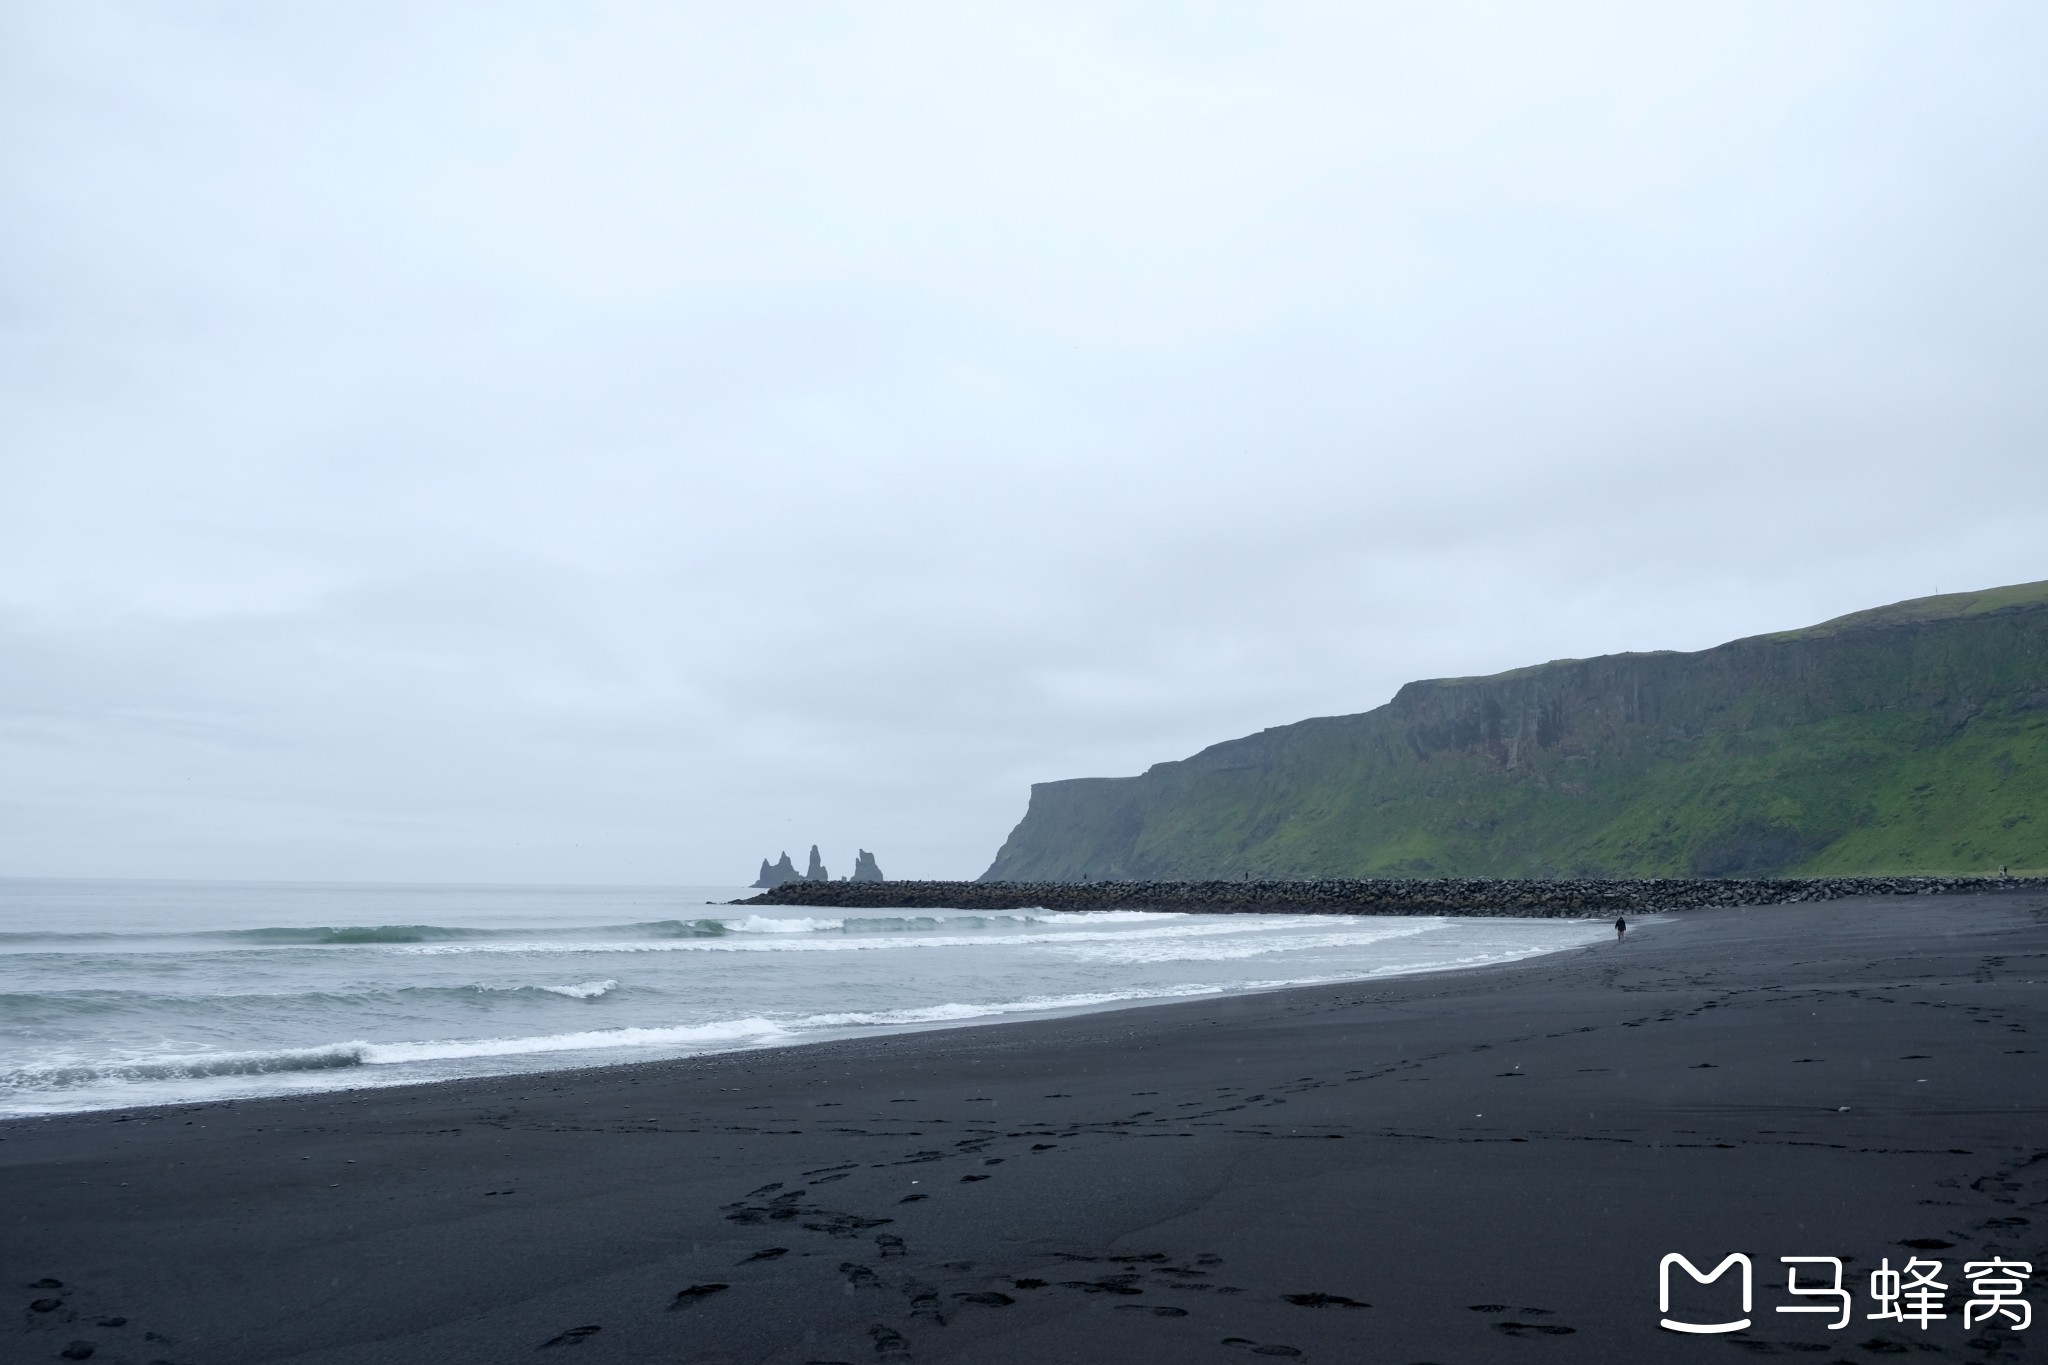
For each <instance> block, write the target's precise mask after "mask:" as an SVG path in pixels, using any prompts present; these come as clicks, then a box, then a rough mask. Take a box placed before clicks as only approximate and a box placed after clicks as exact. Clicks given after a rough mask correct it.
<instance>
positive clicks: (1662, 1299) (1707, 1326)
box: [1657, 1251, 1840, 1335]
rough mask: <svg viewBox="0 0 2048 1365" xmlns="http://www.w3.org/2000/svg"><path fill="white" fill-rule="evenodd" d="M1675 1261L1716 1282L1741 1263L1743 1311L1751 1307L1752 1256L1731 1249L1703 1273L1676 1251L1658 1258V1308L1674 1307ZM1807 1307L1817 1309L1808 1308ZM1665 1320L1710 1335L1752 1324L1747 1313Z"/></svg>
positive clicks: (1701, 1280)
mask: <svg viewBox="0 0 2048 1365" xmlns="http://www.w3.org/2000/svg"><path fill="white" fill-rule="evenodd" d="M1674 1265H1677V1266H1683V1267H1684V1268H1685V1273H1686V1274H1688V1275H1690V1276H1692V1278H1693V1281H1694V1282H1695V1283H1697V1284H1712V1283H1713V1282H1714V1281H1715V1280H1718V1279H1720V1278H1721V1276H1723V1275H1725V1274H1726V1273H1727V1272H1728V1267H1730V1266H1733V1265H1739V1266H1741V1267H1742V1311H1743V1312H1745V1313H1747V1312H1748V1311H1749V1305H1750V1301H1751V1293H1750V1291H1751V1270H1750V1264H1749V1257H1747V1256H1745V1255H1743V1254H1742V1253H1741V1252H1739V1251H1734V1252H1730V1253H1729V1254H1728V1257H1727V1259H1725V1260H1723V1261H1722V1262H1721V1264H1719V1265H1717V1266H1715V1267H1714V1269H1713V1272H1712V1273H1711V1274H1705V1275H1703V1274H1701V1273H1700V1268H1699V1267H1698V1266H1696V1265H1694V1264H1693V1263H1692V1262H1691V1261H1688V1260H1686V1259H1685V1257H1683V1256H1681V1255H1679V1254H1678V1253H1677V1252H1675V1251H1674V1252H1672V1253H1671V1254H1669V1255H1668V1256H1666V1257H1665V1258H1664V1259H1663V1260H1661V1261H1659V1262H1657V1311H1658V1312H1660V1313H1669V1312H1670V1311H1671V1267H1672V1266H1674ZM1836 1273H1837V1274H1838V1275H1839V1274H1840V1269H1839V1264H1838V1266H1837V1272H1836ZM1805 1311H1807V1312H1813V1311H1815V1310H1813V1309H1807V1310H1805ZM1821 1311H1826V1310H1821ZM1661 1322H1662V1325H1663V1326H1664V1327H1666V1328H1668V1329H1670V1330H1671V1331H1673V1332H1695V1333H1699V1334H1701V1335H1709V1334H1712V1333H1717V1332H1740V1331H1742V1330H1743V1329H1744V1328H1746V1327H1748V1326H1749V1319H1748V1318H1746V1317H1745V1318H1740V1319H1737V1320H1736V1321H1734V1322H1714V1323H1702V1322H1673V1321H1672V1320H1671V1319H1670V1318H1668V1317H1667V1318H1664V1319H1662V1320H1661Z"/></svg>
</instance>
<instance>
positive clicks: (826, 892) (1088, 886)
mask: <svg viewBox="0 0 2048 1365" xmlns="http://www.w3.org/2000/svg"><path fill="white" fill-rule="evenodd" d="M2027 891H2036V892H2040V891H2048V877H2015V876H2006V875H1999V876H1985V877H1978V876H1925V877H1922V876H1899V877H1778V878H1730V877H1648V878H1613V877H1573V878H1513V877H1378V878H1355V877H1320V878H1302V879H1294V880H1262V881H1250V880H1243V881H1218V880H1211V881H1091V882H1005V881H992V882H949V881H901V882H855V881H838V882H813V881H801V880H799V881H792V882H784V883H782V884H781V885H780V886H773V887H769V888H767V889H766V890H764V891H762V892H761V893H760V894H759V895H756V896H748V897H745V898H743V899H740V900H736V901H731V902H728V903H729V904H731V905H782V906H814V907H820V908H827V907H829V908H833V909H844V910H882V909H908V910H940V909H945V910H1027V909H1043V910H1069V911H1089V910H1160V911H1175V912H1181V913H1197V914H1222V915H1227V914H1326V915H1450V914H1458V915H1467V916H1503V917H1515V918H1539V919H1540V918H1571V917H1574V916H1581V915H1593V916H1597V915H1602V914H1615V913H1620V914H1631V913H1632V914H1650V913H1655V912H1658V911H1663V910H1705V909H1724V908H1727V907H1730V906H1742V905H1800V904H1814V903H1824V902H1828V901H1838V900H1848V899H1865V898H1868V897H1872V896H1956V895H1983V894H1987V893H2011V892H2027Z"/></svg>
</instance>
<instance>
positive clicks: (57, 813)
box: [0, 3, 2048, 881]
mask: <svg viewBox="0 0 2048 1365" xmlns="http://www.w3.org/2000/svg"><path fill="white" fill-rule="evenodd" d="M0 22H4V24H5V26H6V29H5V32H4V34H0V53H4V55H0V62H4V63H5V64H6V65H5V69H4V71H0V120H4V123H5V125H6V126H7V127H8V128H9V129H10V132H11V134H12V135H10V136H9V137H8V138H6V139H5V141H4V142H0V196H4V198H0V216H4V219H5V221H6V222H8V223H9V224H10V227H9V229H8V237H9V251H8V252H7V253H6V259H7V262H8V264H7V265H6V266H5V267H4V269H5V270H6V272H7V273H6V275H5V277H4V281H0V285H4V292H0V309H4V311H0V423H4V427H5V430H6V431H7V432H8V433H9V439H8V440H7V441H6V442H5V443H4V447H0V658H4V659H5V660H6V668H5V670H4V677H0V803H4V805H0V875H4V874H10V873H12V874H35V873H73V874H88V875H89V874H94V873H105V874H109V875H150V874H166V875H249V876H359V877H379V876H395V877H396V876H402V877H446V878H462V879H549V880H595V881H717V880H722V879H733V880H745V879H746V876H747V875H748V874H749V873H750V872H751V870H752V867H753V865H754V864H755V862H756V861H757V860H758V859H759V857H760V856H762V854H764V853H772V852H774V851H777V850H779V849H780V848H782V847H785V846H787V847H791V848H794V849H798V851H801V848H802V847H808V845H809V844H810V843H811V842H814V841H815V842H818V843H820V844H822V845H823V846H824V850H825V852H826V854H827V858H828V861H829V862H831V863H833V864H834V865H835V866H843V865H850V862H851V858H852V850H853V849H854V847H855V846H861V847H867V848H873V849H875V850H877V851H878V853H879V854H880V855H881V860H882V862H883V864H884V866H886V867H888V868H889V869H890V871H891V873H892V874H895V875H909V874H914V873H920V872H922V873H933V874H965V873H971V872H974V871H976V870H978V868H979V867H980V866H981V865H982V863H983V861H984V860H985V859H986V857H987V856H988V855H989V854H990V852H992V850H993V849H994V847H995V846H996V844H997V843H998V842H999V841H1000V839H1001V837H1002V835H1003V834H1004V832H1006V830H1007V827H1008V825H1009V824H1010V822H1011V821H1012V820H1014V818H1015V817H1016V815H1017V814H1018V813H1019V812H1020V811H1021V807H1022V802H1023V798H1024V789H1025V785H1026V784H1027V783H1028V782H1029V781H1032V780H1038V779H1043V778H1048V777H1059V776H1069V775H1079V774H1084V773H1103V772H1123V771H1133V770H1135V769H1137V768H1139V767H1142V766H1144V765H1145V764H1146V763H1149V762H1152V761H1155V760H1158V759H1161V758H1169V757H1175V756H1179V755H1181V754H1184V753H1186V752H1188V751H1190V750H1192V749H1194V748H1196V747H1199V746H1200V745H1202V744H1204V743H1208V742H1211V741H1213V740H1216V739H1219V738H1223V737H1226V736H1229V735H1233V734H1238V733H1243V732H1245V731H1248V730H1251V729H1255V728H1258V727H1260V726H1263V725H1269V724H1277V723H1283V722H1285V721H1288V720H1292V719H1296V718H1298V717H1300V716H1303V715H1308V714H1321V713H1330V712H1335V711H1346V710H1357V709H1362V708H1364V707H1368V706H1371V705H1374V704H1377V703H1378V702H1380V701H1382V700H1384V699H1385V698H1386V697H1387V696H1388V695H1390V694H1391V693H1392V691H1393V689H1394V688H1395V687H1396V686H1398V685H1399V684H1400V683H1401V682H1402V681H1404V680H1406V679H1407V678H1410V677H1415V676H1429V675H1441V674H1456V673H1474V672H1484V671H1489V670H1492V669H1497V668H1503V667H1511V666H1515V665H1518V664H1522V663H1527V662H1532V661H1535V660H1538V659H1543V658H1549V657H1555V656H1560V655H1583V654H1591V653H1598V652H1603V651H1608V650H1615V649H1625V648H1655V647H1676V648H1697V647H1701V646H1704V645H1708V644H1712V643H1714V642H1716V641H1718V640H1720V639H1725V638H1729V637H1732V636H1735V635H1740V634H1745V633H1751V632H1755V631H1760V630H1766V629H1777V628H1782V627H1787V626H1792V625H1796V624H1800V623H1802V622H1805V621H1810V620H1816V619H1820V618H1822V617H1825V616H1829V615H1833V614H1837V613H1839V612H1842V611H1847V610H1853V609H1856V608H1859V607H1862V606H1867V605H1872V604H1874V603H1876V602H1879V601H1884V600H1890V599H1895V598H1899V597H1906V596H1914V595H1919V594H1922V593H1926V592H1931V591H1934V590H1935V589H1936V588H1938V587H1945V588H1962V587H1968V586H1982V585H1987V584H1991V583H1996V582H2009V581H2019V580H2024V579H2032V578H2039V577H2041V576H2043V574H2044V573H2048V568H2044V566H2043V562H2042V559H2041V553H2040V549H2039V546H2040V544H2041V543H2042V535H2041V532H2042V529H2043V528H2042V518H2041V513H2040V510H2039V509H2041V508H2042V507H2044V506H2048V461H2043V460H2042V459H2041V458H2040V455H2039V452H2040V451H2041V449H2042V448H2043V436H2044V435H2048V431H2044V426H2048V423H2044V405H2043V399H2042V395H2041V386H2040V384H2039V382H2038V376H2039V374H2040V373H2041V372H2042V370H2043V365H2042V361H2043V358H2044V357H2043V350H2044V347H2043V335H2042V326H2043V325H2042V321H2041V320H2042V318H2043V317H2044V316H2048V313H2044V309H2043V307H2042V304H2043V302H2044V299H2043V288H2042V286H2043V270H2042V267H2041V265H2040V263H2039V260H2038V256H2039V253H2038V250H2037V246H2036V244H2037V243H2038V242H2039V241H2040V240H2042V238H2043V237H2044V235H2048V231H2044V229H2048V222H2044V221H2043V218H2044V213H2043V208H2044V191H2043V189H2042V187H2041V183H2040V179H2039V177H2038V176H2035V175H2031V174H2028V173H2027V170H2028V168H2031V167H2032V166H2034V165H2037V164H2038V163H2039V161H2040V157H2041V152H2042V145H2043V141H2044V132H2048V99H2044V97H2043V96H2042V95H2041V94H2040V92H2039V82H2038V80H2037V79H2036V78H2035V74H2034V73H2035V71H2036V70H2037V69H2038V59H2039V57H2040V54H2041V51H2042V46H2043V43H2042V40H2043V37H2044V28H2048V25H2044V24H2043V21H2042V20H2041V19H2040V17H2039V16H2038V15H2037V14H2036V13H2035V12H2034V11H2033V10H2032V9H2031V8H2029V7H2025V6H2018V5H2005V6H2000V5H1990V6H1980V7H1972V8H1971V9H1969V10H1967V11H1958V10H1948V11H1931V10H1927V9H1924V8H1920V7H1914V6H1904V5H1899V6H1885V5H1876V6H1872V5H1856V6H1825V5H1823V6H1814V7H1809V8H1804V9H1798V10H1786V9H1784V8H1783V7H1777V6H1724V7H1716V8H1715V9H1714V10H1713V11H1712V12H1711V13H1705V12H1703V13H1697V14H1692V13H1677V12H1662V13H1653V12H1647V11H1644V10H1642V9H1641V8H1640V7H1633V6H1613V7H1607V6H1581V7H1572V6H1562V7H1544V8H1543V9H1542V10H1541V11H1536V10H1529V9H1523V8H1518V7H1491V6H1479V7H1469V8H1467V7H1459V6H1432V7H1428V8H1427V9H1421V10H1418V9H1413V8H1410V7H1359V6H1349V5H1345V6H1332V7H1317V6H1303V7H1290V8H1287V9H1284V10H1238V9H1232V8H1218V9H1215V10H1213V11H1211V10H1199V9H1191V8H1190V7H1185V6H1165V7H1160V6H1151V5H1131V6H1109V7H1101V6H1073V7H1065V6H1045V5H1032V6H1017V7H992V8H978V9H975V10H972V11H963V10H959V9H958V8H957V7H949V6H916V5H913V6H905V7H896V8H875V7H868V6H829V5H827V6H813V7H808V8H801V9H798V10H777V11H772V12H770V11H760V12H753V11H748V12H742V11H717V10H705V9H702V8H697V9H688V8H686V9H675V8H672V7H668V6H654V5H637V4H623V3H622V4H610V5H595V6H589V7H583V8H579V9H577V10H574V11H562V10H554V9H550V8H540V7H535V8H521V7H497V8H492V9H489V10H488V11H487V10H484V9H465V8H463V7H459V6H457V7H440V6H433V7H429V6H409V5H397V4H392V5H382V6H376V5H373V6H335V7H319V6H295V7H291V8H289V9H282V10H281V9H277V8H275V7H267V6H256V5H246V6H245V5H232V4H231V5H222V6H212V7H193V8H175V7H174V8H165V7H161V6H145V5H129V4H117V3H107V4H97V5H95V4H84V5H77V6H63V7H18V8H16V9H14V10H11V11H9V12H8V14H7V15H6V16H5V18H4V20H0Z"/></svg>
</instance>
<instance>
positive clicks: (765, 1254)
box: [740, 1247, 789, 1265]
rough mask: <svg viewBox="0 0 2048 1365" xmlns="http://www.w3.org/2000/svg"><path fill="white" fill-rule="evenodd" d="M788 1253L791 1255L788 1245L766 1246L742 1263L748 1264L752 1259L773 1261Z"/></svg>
mask: <svg viewBox="0 0 2048 1365" xmlns="http://www.w3.org/2000/svg"><path fill="white" fill-rule="evenodd" d="M787 1255H789V1248H788V1247H764V1248H762V1249H761V1250H759V1251H757V1252H755V1253H754V1254H753V1255H751V1256H749V1257H747V1259H746V1260H744V1261H741V1262H740V1264H741V1265H746V1264H748V1263H749V1262H752V1261H772V1260H774V1259H775V1258H776V1257H778V1256H787Z"/></svg>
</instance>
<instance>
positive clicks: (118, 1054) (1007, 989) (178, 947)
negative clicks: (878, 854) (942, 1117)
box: [0, 879, 1612, 1116]
mask: <svg viewBox="0 0 2048 1365" xmlns="http://www.w3.org/2000/svg"><path fill="white" fill-rule="evenodd" d="M749 894H752V893H750V892H747V891H743V890H741V889H740V888H737V887H706V886H681V887H588V886H447V885H436V886H404V885H362V884H346V885H344V884H313V883H260V882H145V881H40V880H20V879H15V880H0V1115H11V1116H19V1115H31V1114H48V1113H57V1112H65V1111H75V1110H88V1109H106V1108H116V1107H123V1106H128V1105H140V1104H165V1103H173V1102H181V1101H196V1100H222V1099H230V1098H240V1097H245V1096H254V1095H273V1094H283V1093H295V1092H304V1091H315V1090H342V1089H351V1088H359V1087H368V1086H384V1085H400V1084H406V1083H411V1082H416V1081H430V1080H445V1079H453V1078H456V1077H463V1076H480V1075H494V1074H506V1073H516V1072H529V1071H543V1070H556V1069H559V1068H564V1067H581V1066H596V1065H604V1064H609V1063H617V1062H632V1061H648V1060H653V1059H656V1058H664V1057H680V1056H687V1055H691V1054H694V1053H705V1052H724V1051H734V1050H738V1049H745V1048H756V1047H767V1046H774V1045H782V1044H790V1043H802V1042H810V1041H817V1040H822V1039H829V1038H844V1037H849V1036H855V1035H861V1034H872V1033H885V1032H901V1031H905V1030H910V1029H919V1028H933V1027H942V1026H947V1025H956V1024H963V1023H972V1022H978V1021H993V1020H997V1019H1006V1018H1007V1019H1018V1018H1027V1017H1032V1016H1044V1015H1053V1014H1062V1013H1074V1012H1079V1011H1087V1010H1099V1009H1107V1008H1114V1007H1118V1006H1130V1005H1138V1004H1143V1003H1145V1002H1149V1001H1164V1000H1174V999H1186V998H1190V997H1195V996H1215V995H1228V994H1233V993H1238V992H1244V991H1259V990H1272V989H1275V988H1278V987H1283V986H1299V985H1312V984H1318V983H1325V982H1338V981H1352V980H1359V979H1363V978H1368V977H1381V976H1391V975H1397V974H1403V973H1411V972H1426V971H1434V970H1441V969H1444V968H1450V967H1470V966H1478V965H1482V964H1486V963H1496V962H1505V961H1510V960H1512V959H1515V958H1521V957H1528V956H1530V955H1532V954H1536V953H1543V952H1549V951H1554V950H1556V949H1559V948H1566V947H1571V946H1574V945H1577V944H1581V943H1587V942H1591V941H1593V940H1595V939H1598V938H1601V937H1603V936H1604V935H1606V934H1608V933H1610V932H1612V931H1611V929H1610V928H1609V927H1608V926H1607V924H1606V923H1605V922H1604V921H1601V922H1588V921H1583V920H1558V919H1527V920H1522V919H1499V918H1472V919H1462V918H1407V917H1386V916H1331V915H1198V914H1163V913H1153V912H1147V911H1111V912H1104V913H1096V914H1072V913H1054V912H1051V911H1044V910H1036V911H1033V910H1017V911H1001V912H997V911H941V912H933V911H922V912H920V911H911V910H903V911H889V910H866V911H860V912H857V913H856V912H844V913H838V912H835V913H823V914H821V913H818V912H816V911H812V910H796V909H789V908H782V907H750V906H735V905H730V904H727V902H730V901H732V900H734V899H736V898H738V897H741V896H745V895H749Z"/></svg>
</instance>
